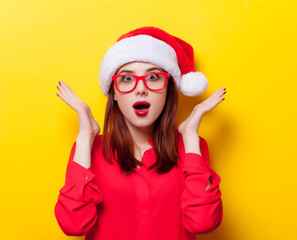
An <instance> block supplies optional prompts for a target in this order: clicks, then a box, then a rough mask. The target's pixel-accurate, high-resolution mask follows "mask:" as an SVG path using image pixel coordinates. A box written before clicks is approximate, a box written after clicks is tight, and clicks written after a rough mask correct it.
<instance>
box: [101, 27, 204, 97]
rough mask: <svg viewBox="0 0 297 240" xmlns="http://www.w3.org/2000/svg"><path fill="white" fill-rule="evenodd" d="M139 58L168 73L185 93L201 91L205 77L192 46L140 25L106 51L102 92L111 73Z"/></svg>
mask: <svg viewBox="0 0 297 240" xmlns="http://www.w3.org/2000/svg"><path fill="white" fill-rule="evenodd" d="M134 61H142V62H149V63H152V64H155V65H157V66H159V67H161V68H163V69H164V70H165V71H166V72H168V73H169V74H170V75H171V76H172V77H173V79H174V80H175V82H176V85H177V87H178V88H179V90H180V91H181V92H182V93H183V94H184V95H187V96H196V95H199V94H201V93H203V92H204V91H205V90H206V89H207V86H208V81H207V78H206V77H205V76H204V75H203V74H202V73H201V72H195V69H194V51H193V47H192V46H191V45H190V44H188V43H187V42H185V41H183V40H182V39H180V38H177V37H175V36H172V35H170V34H169V33H167V32H165V31H163V30H161V29H159V28H156V27H150V26H149V27H142V28H138V29H135V30H133V31H130V32H128V33H126V34H124V35H122V36H121V37H120V38H119V39H118V40H117V42H116V43H115V44H114V45H113V46H112V47H111V48H110V49H109V50H108V51H107V53H106V54H105V56H104V58H103V60H102V62H101V65H100V70H99V82H100V87H101V91H102V93H103V94H104V95H106V96H107V93H108V91H109V89H110V85H111V81H112V76H113V75H114V74H115V73H116V71H117V70H118V69H119V68H120V67H121V66H123V65H124V64H126V63H129V62H134Z"/></svg>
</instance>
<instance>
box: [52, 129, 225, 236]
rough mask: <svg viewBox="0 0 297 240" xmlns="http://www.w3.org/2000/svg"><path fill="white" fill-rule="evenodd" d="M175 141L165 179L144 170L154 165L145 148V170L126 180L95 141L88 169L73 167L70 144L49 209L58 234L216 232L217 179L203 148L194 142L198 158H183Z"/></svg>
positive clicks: (219, 209)
mask: <svg viewBox="0 0 297 240" xmlns="http://www.w3.org/2000/svg"><path fill="white" fill-rule="evenodd" d="M178 138H179V141H178V149H179V155H180V158H179V160H178V166H177V167H174V168H172V169H171V170H170V171H169V172H168V173H166V174H158V173H157V172H156V171H155V169H153V170H148V169H147V168H148V167H149V166H150V165H152V164H153V163H154V162H155V161H156V158H155V154H154V150H153V148H151V149H148V150H147V151H145V152H144V154H143V158H142V162H143V163H145V166H140V168H139V169H138V168H136V169H135V171H134V172H133V173H132V174H131V175H129V176H126V175H124V174H122V172H121V170H120V167H119V165H118V164H117V163H116V162H115V164H113V165H112V164H110V163H108V162H107V161H106V160H105V159H104V158H103V156H102V152H101V143H102V136H101V135H97V136H96V137H95V139H94V143H93V147H92V153H91V161H92V162H91V167H90V168H88V169H86V168H84V167H83V166H81V165H79V164H78V163H76V162H74V161H73V156H74V153H75V146H76V142H74V144H73V147H72V149H71V153H70V157H69V162H68V166H67V172H66V181H65V185H64V187H62V188H61V190H60V194H59V197H58V201H57V203H56V206H55V215H56V218H57V221H58V224H59V226H60V228H61V229H62V230H63V232H64V233H65V234H66V235H73V236H81V235H86V238H85V239H86V240H119V239H121V240H192V239H193V240H194V239H196V238H195V234H199V233H206V232H210V231H212V230H214V229H215V228H216V227H218V226H219V225H220V223H221V221H222V202H221V192H220V190H219V183H220V181H221V179H220V177H219V175H217V173H216V172H215V171H214V170H213V169H212V168H211V167H210V165H209V154H208V147H207V143H206V141H205V140H204V139H203V138H201V137H199V139H200V149H201V154H202V156H200V155H199V154H195V153H185V150H184V146H183V141H182V136H181V135H180V134H178ZM149 143H150V144H151V145H152V139H149ZM208 180H210V181H211V186H210V187H209V188H208V189H207V190H206V186H207V182H208Z"/></svg>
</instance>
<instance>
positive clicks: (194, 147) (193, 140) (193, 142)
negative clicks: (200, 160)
mask: <svg viewBox="0 0 297 240" xmlns="http://www.w3.org/2000/svg"><path fill="white" fill-rule="evenodd" d="M182 136H183V142H184V146H185V153H197V154H199V155H201V150H200V143H199V136H198V133H184V134H182Z"/></svg>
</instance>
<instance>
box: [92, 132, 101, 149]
mask: <svg viewBox="0 0 297 240" xmlns="http://www.w3.org/2000/svg"><path fill="white" fill-rule="evenodd" d="M102 140H103V137H102V135H99V134H98V135H96V136H95V138H94V141H93V146H92V151H96V150H100V149H101V147H102Z"/></svg>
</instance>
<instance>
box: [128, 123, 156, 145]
mask: <svg viewBox="0 0 297 240" xmlns="http://www.w3.org/2000/svg"><path fill="white" fill-rule="evenodd" d="M128 128H129V130H130V133H131V135H132V138H133V141H134V143H135V144H136V145H138V146H142V145H147V144H148V139H149V138H150V137H151V136H152V135H153V128H154V125H151V126H148V127H143V128H138V127H134V126H131V125H130V124H128Z"/></svg>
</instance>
